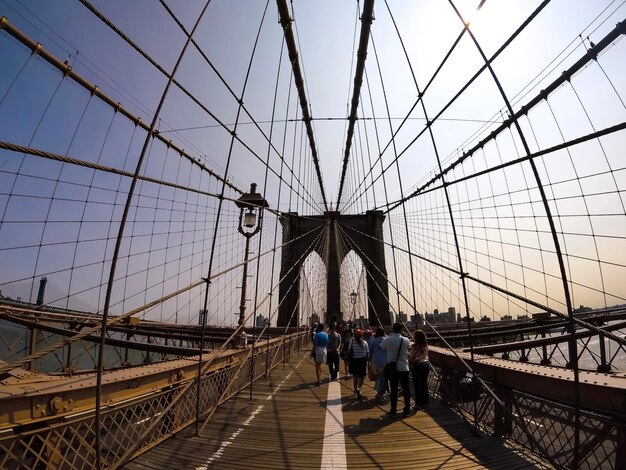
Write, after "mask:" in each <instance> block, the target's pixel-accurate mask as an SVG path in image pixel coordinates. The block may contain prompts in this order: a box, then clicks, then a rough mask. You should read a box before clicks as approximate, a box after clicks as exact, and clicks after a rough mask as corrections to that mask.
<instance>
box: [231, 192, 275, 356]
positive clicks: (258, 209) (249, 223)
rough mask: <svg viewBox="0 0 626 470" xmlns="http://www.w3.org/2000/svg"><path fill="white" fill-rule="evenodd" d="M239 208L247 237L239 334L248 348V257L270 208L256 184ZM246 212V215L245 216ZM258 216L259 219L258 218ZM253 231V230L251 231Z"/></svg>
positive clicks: (242, 230)
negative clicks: (251, 243) (264, 212)
mask: <svg viewBox="0 0 626 470" xmlns="http://www.w3.org/2000/svg"><path fill="white" fill-rule="evenodd" d="M235 204H237V207H239V227H238V230H239V233H241V234H242V235H243V236H244V237H246V248H245V252H244V260H243V279H242V280H241V302H240V303H239V321H238V323H237V325H238V327H239V328H240V329H241V332H240V334H239V346H240V347H246V345H247V342H248V340H247V338H248V336H247V334H246V325H245V323H246V286H247V280H248V255H249V253H250V239H251V238H252V237H253V236H254V235H256V234H257V233H258V232H259V230H261V226H262V225H263V209H265V208H266V207H269V204H268V203H267V201H266V200H265V199H264V198H263V196H262V195H261V194H259V193H257V192H256V184H255V183H252V184H251V185H250V192H249V193H244V194H242V195H241V197H240V198H239V199H237V200H236V201H235ZM244 211H245V214H244ZM257 216H258V217H257ZM249 229H252V230H249Z"/></svg>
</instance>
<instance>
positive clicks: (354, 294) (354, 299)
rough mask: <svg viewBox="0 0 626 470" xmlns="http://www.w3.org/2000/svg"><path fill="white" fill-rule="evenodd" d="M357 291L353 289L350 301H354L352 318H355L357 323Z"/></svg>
mask: <svg viewBox="0 0 626 470" xmlns="http://www.w3.org/2000/svg"><path fill="white" fill-rule="evenodd" d="M356 296H357V294H356V292H354V291H352V293H351V294H350V303H352V318H354V321H355V323H356V315H355V314H354V310H355V308H356Z"/></svg>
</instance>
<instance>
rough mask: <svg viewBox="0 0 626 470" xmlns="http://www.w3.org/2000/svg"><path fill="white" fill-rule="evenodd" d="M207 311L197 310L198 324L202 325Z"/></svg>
mask: <svg viewBox="0 0 626 470" xmlns="http://www.w3.org/2000/svg"><path fill="white" fill-rule="evenodd" d="M206 314H207V311H206V310H200V311H199V312H198V325H202V324H203V323H204V321H205V320H204V318H205V317H206Z"/></svg>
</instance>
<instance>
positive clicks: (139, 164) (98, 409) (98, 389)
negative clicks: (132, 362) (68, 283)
mask: <svg viewBox="0 0 626 470" xmlns="http://www.w3.org/2000/svg"><path fill="white" fill-rule="evenodd" d="M209 3H211V0H207V2H206V3H205V5H204V8H203V9H202V11H201V12H200V15H199V16H198V19H197V20H196V23H195V24H194V26H193V29H192V30H191V34H190V35H189V37H188V38H187V40H186V41H185V45H184V46H183V48H182V50H181V52H180V54H179V55H178V59H177V61H176V65H174V69H173V70H172V73H171V74H170V77H169V79H168V80H167V84H166V85H165V89H164V90H163V93H162V95H161V99H160V101H159V105H158V106H157V109H156V111H155V113H154V117H153V118H152V122H151V123H150V129H149V130H148V132H147V134H146V138H145V140H144V143H143V148H142V149H141V154H140V155H139V159H138V160H137V166H136V167H135V173H134V175H133V179H132V181H131V183H130V187H129V189H128V196H127V197H126V203H125V204H124V212H123V214H122V219H121V221H120V228H119V230H118V233H117V239H116V240H115V249H114V251H113V257H112V259H111V269H110V271H109V280H108V282H107V290H106V296H105V299H104V310H103V312H102V327H101V329H100V347H99V350H98V372H97V376H96V409H95V417H94V431H95V434H96V439H95V447H96V468H98V469H101V468H102V454H101V436H100V414H101V405H100V400H101V398H102V372H103V366H104V342H105V338H106V331H107V319H108V314H109V307H110V304H111V294H112V291H113V279H114V276H115V269H116V267H117V260H118V257H119V253H120V248H121V246H122V238H123V236H124V228H125V226H126V220H127V219H128V212H129V210H130V203H131V200H132V198H133V194H134V191H135V186H136V185H137V180H138V177H139V172H140V171H141V167H142V165H143V161H144V158H145V156H146V151H147V150H148V146H149V144H150V142H151V141H152V137H153V135H154V129H155V127H156V124H157V122H158V119H159V115H160V114H161V108H162V107H163V104H164V103H165V98H166V97H167V93H168V91H169V89H170V86H171V85H172V82H173V80H174V76H175V75H176V72H177V70H178V67H179V65H180V63H181V62H182V59H183V56H184V55H185V51H186V50H187V47H188V46H189V43H190V42H191V37H192V36H193V34H194V33H195V31H196V28H197V27H198V25H199V24H200V20H201V19H202V17H203V16H204V13H205V12H206V9H207V7H208V6H209ZM220 202H221V200H220Z"/></svg>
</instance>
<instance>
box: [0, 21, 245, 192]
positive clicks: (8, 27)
mask: <svg viewBox="0 0 626 470" xmlns="http://www.w3.org/2000/svg"><path fill="white" fill-rule="evenodd" d="M0 30H3V31H6V32H7V33H9V34H10V35H11V36H12V37H13V38H15V39H16V40H18V41H19V42H21V43H22V44H23V45H24V46H26V47H28V48H29V49H30V50H31V51H32V53H33V55H38V56H39V57H41V58H42V59H44V60H45V61H46V62H48V63H49V64H50V65H52V66H53V67H54V68H56V69H57V70H58V71H60V72H61V73H63V75H64V76H65V77H69V78H71V79H72V80H73V81H74V82H76V83H77V84H78V85H80V86H82V87H83V88H84V89H86V90H87V91H89V93H91V94H93V95H95V96H97V97H98V98H99V99H100V100H102V102H104V103H105V104H107V105H108V106H109V107H111V108H112V109H113V110H114V111H116V112H119V113H120V114H121V115H123V116H124V117H126V118H127V119H129V120H130V121H132V122H134V123H135V125H136V126H138V127H140V128H142V129H143V130H145V131H147V132H150V127H149V126H148V125H147V124H146V123H145V122H143V121H142V120H141V118H140V117H139V116H135V115H133V114H131V113H130V112H129V111H128V110H126V109H125V108H124V107H123V106H122V104H121V103H119V102H116V101H115V100H113V99H112V98H111V97H109V96H108V95H106V94H105V93H104V92H102V91H101V90H100V89H99V88H98V86H97V85H94V84H93V83H91V82H89V81H87V80H86V79H85V78H83V77H82V76H81V75H79V74H78V73H76V72H75V71H74V70H73V69H72V67H71V66H70V65H68V64H66V63H64V62H63V61H62V60H59V59H58V58H57V57H55V56H53V55H52V54H51V53H50V52H48V51H47V50H46V49H45V48H44V47H43V46H42V45H41V44H40V43H38V42H35V41H33V40H32V39H30V38H29V37H27V36H26V35H25V34H24V33H23V32H22V31H20V30H19V29H17V28H16V27H15V26H13V25H12V24H11V23H9V21H8V20H7V18H6V17H4V16H3V17H2V18H0ZM167 76H168V77H169V74H168V75H167ZM151 132H152V134H153V136H154V138H156V139H158V140H160V141H161V142H163V143H164V144H165V145H167V146H168V147H171V148H172V149H174V150H175V151H176V152H177V153H178V154H179V155H181V156H182V157H184V158H186V159H187V160H189V161H190V162H191V164H192V165H196V166H199V167H200V168H201V169H202V170H203V171H206V172H207V173H209V174H210V175H211V176H213V177H215V178H216V179H218V180H219V181H222V182H224V181H225V178H224V177H223V176H221V175H219V174H218V173H216V172H215V171H213V170H212V169H210V168H209V167H207V166H206V165H205V164H204V163H202V162H201V161H200V159H199V158H195V157H194V156H192V155H190V154H189V153H187V152H186V151H185V150H183V149H182V148H180V147H178V146H177V145H176V144H174V143H173V142H172V141H171V140H167V139H166V138H165V137H163V136H162V135H161V133H159V131H157V130H156V129H153V130H152V131H151ZM226 184H227V185H228V186H229V187H230V188H232V189H233V190H235V191H237V192H238V193H240V194H243V192H244V191H243V190H241V189H239V188H238V187H237V186H236V185H234V184H233V183H231V182H230V181H226Z"/></svg>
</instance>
